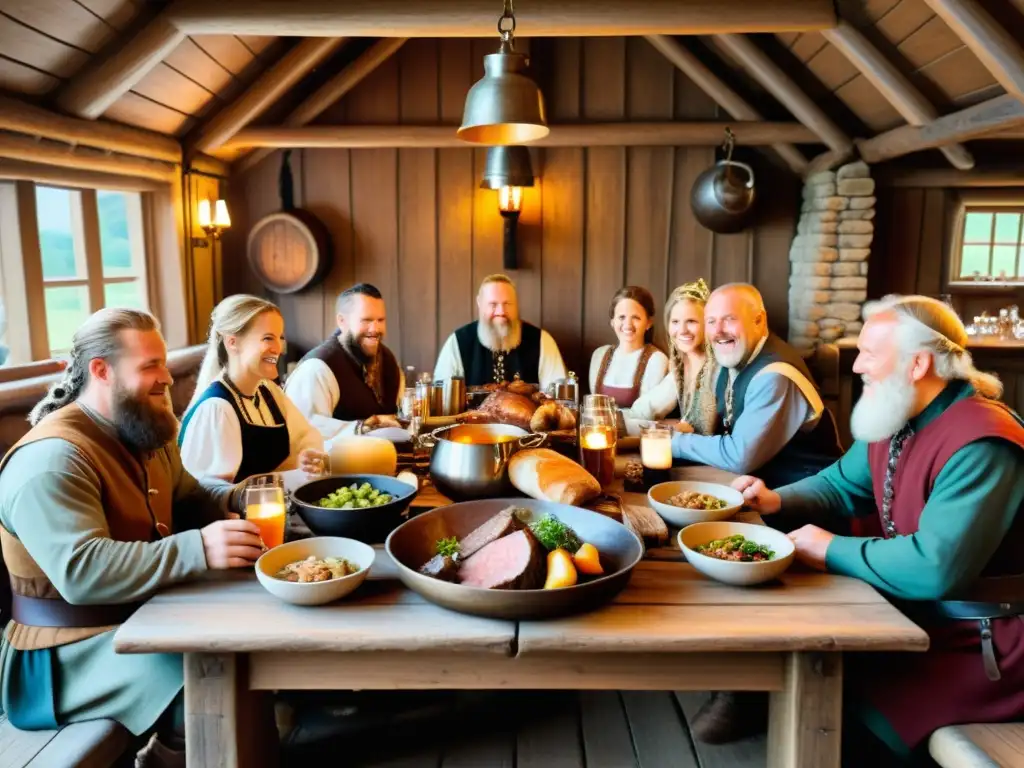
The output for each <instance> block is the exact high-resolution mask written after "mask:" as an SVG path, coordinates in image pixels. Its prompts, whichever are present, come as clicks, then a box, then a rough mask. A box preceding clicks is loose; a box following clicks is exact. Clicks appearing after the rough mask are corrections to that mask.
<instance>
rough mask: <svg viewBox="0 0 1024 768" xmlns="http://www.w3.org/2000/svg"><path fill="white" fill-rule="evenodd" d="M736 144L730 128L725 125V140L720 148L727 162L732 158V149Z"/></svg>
mask: <svg viewBox="0 0 1024 768" xmlns="http://www.w3.org/2000/svg"><path fill="white" fill-rule="evenodd" d="M735 145H736V135H735V134H734V133H733V132H732V128H730V127H729V126H726V127H725V141H724V142H723V143H722V150H723V151H724V152H725V161H726V162H729V161H730V160H732V150H733V147H734V146H735Z"/></svg>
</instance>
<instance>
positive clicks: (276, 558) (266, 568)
mask: <svg viewBox="0 0 1024 768" xmlns="http://www.w3.org/2000/svg"><path fill="white" fill-rule="evenodd" d="M310 555H312V556H313V557H316V558H322V557H343V558H345V559H346V560H348V561H349V562H350V563H352V564H353V565H357V566H359V570H358V571H357V572H356V573H352V574H349V575H348V576H342V577H341V578H340V579H331V580H330V581H314V582H309V583H300V582H297V581H285V580H283V579H275V578H274V574H275V573H277V572H278V571H280V570H281V569H282V568H284V567H285V566H286V565H288V563H294V562H295V561H296V560H305V559H306V558H307V557H309V556H310ZM375 555H376V552H375V551H374V549H373V547H371V546H369V545H368V544H363V542H361V541H356V540H355V539H343V538H339V537H334V536H319V537H317V538H312V539H300V540H299V541H289V542H288V543H286V544H282V545H280V546H278V547H274V548H273V549H270V550H267V551H266V552H264V553H263V554H262V555H261V556H260V559H259V560H257V561H256V578H257V579H259V582H260V584H262V585H263V588H264V589H266V590H267V592H269V593H270V594H272V595H273V596H274V597H277V598H280V599H281V600H284V601H285V602H286V603H294V604H295V605H324V604H325V603H332V602H334V601H335V600H339V599H341V598H343V597H345V596H346V595H348V594H350V593H351V592H353V591H354V590H355V589H356V588H358V587H359V585H360V584H362V583H363V582H364V581H366V576H367V574H369V573H370V566H371V565H373V560H374V556H375Z"/></svg>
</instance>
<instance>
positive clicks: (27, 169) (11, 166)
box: [0, 158, 163, 192]
mask: <svg viewBox="0 0 1024 768" xmlns="http://www.w3.org/2000/svg"><path fill="white" fill-rule="evenodd" d="M0 179H3V180H4V181H34V182H37V183H43V184H53V185H54V186H60V187H75V188H81V189H115V190H118V191H130V192H154V191H156V190H158V189H161V188H162V187H163V184H161V182H159V181H155V180H153V179H148V178H139V177H137V176H122V175H120V174H115V173H100V172H98V171H83V170H81V169H78V168H57V167H54V166H52V165H42V164H40V163H29V162H26V161H24V160H9V159H6V158H0Z"/></svg>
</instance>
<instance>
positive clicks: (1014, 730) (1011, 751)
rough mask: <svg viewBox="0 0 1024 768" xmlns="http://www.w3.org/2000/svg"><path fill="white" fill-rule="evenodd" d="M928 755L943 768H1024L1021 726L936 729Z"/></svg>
mask: <svg viewBox="0 0 1024 768" xmlns="http://www.w3.org/2000/svg"><path fill="white" fill-rule="evenodd" d="M928 752H929V753H930V754H931V756H932V759H933V760H935V762H937V763H938V764H939V765H941V766H942V767H943V768H1017V766H1024V723H995V724H988V723H971V724H968V725H949V726H946V727H945V728H939V729H938V730H937V731H935V733H933V734H932V735H931V738H930V739H929V740H928Z"/></svg>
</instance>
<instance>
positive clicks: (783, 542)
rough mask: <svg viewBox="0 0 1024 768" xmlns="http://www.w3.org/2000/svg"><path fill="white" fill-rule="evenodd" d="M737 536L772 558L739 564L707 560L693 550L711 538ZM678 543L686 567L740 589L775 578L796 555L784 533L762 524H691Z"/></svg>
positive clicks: (682, 532) (680, 535)
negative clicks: (768, 551) (765, 549)
mask: <svg viewBox="0 0 1024 768" xmlns="http://www.w3.org/2000/svg"><path fill="white" fill-rule="evenodd" d="M737 533H739V534H741V535H743V536H744V537H745V538H746V539H749V540H750V541H753V542H756V543H758V544H763V545H765V546H767V547H769V548H771V549H772V550H774V551H775V557H773V558H772V559H771V560H764V561H762V562H757V563H742V562H737V561H731V560H719V559H718V558H715V557H708V556H707V555H702V554H700V553H699V552H697V551H696V549H695V547H699V546H700V545H701V544H707V543H708V542H709V541H714V540H715V539H724V538H725V537H726V536H732V535H734V534H737ZM678 540H679V548H680V549H681V550H682V551H683V554H684V555H685V556H686V559H687V560H688V561H689V562H690V565H692V566H693V567H694V568H696V569H697V570H698V571H700V572H701V573H703V574H704V575H705V576H707V577H709V578H712V579H715V580H716V581H722V582H725V583H726V584H734V585H736V586H740V587H746V586H750V585H751V584H760V583H762V582H765V581H771V580H772V579H776V578H778V577H779V576H781V575H782V574H783V572H784V571H785V570H786V569H787V568H789V564H790V563H792V562H793V555H794V554H795V553H796V549H795V548H794V547H793V542H792V541H790V540H789V537H788V536H786V534H784V533H780V532H779V531H776V530H775V529H774V528H769V527H768V526H766V525H754V524H753V523H734V522H729V521H717V522H708V523H694V524H693V525H690V526H687V527H686V528H683V530H681V531H680V532H679V537H678Z"/></svg>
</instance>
